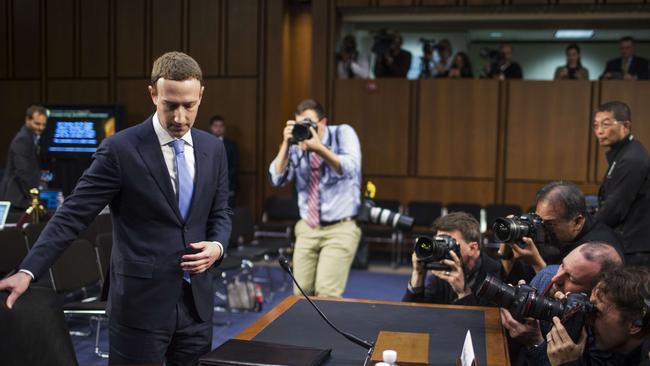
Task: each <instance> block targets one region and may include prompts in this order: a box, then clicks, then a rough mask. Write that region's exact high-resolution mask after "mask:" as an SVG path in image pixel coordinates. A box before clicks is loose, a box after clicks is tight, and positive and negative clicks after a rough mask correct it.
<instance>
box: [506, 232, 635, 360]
mask: <svg viewBox="0 0 650 366" xmlns="http://www.w3.org/2000/svg"><path fill="white" fill-rule="evenodd" d="M622 265H623V261H622V257H621V255H620V254H619V253H618V252H616V250H614V248H613V247H612V246H610V245H608V244H605V243H598V242H589V243H585V244H582V245H580V246H578V247H577V248H575V249H573V250H572V251H571V252H570V253H569V254H568V255H567V256H566V257H565V258H564V259H563V260H562V264H560V265H550V266H548V267H546V268H544V269H543V270H542V271H540V272H539V273H538V274H537V275H536V276H535V277H534V278H533V279H532V281H531V282H530V285H531V286H532V287H534V288H536V289H538V290H539V292H540V293H542V295H544V296H546V297H548V298H554V297H556V294H558V293H560V294H564V293H568V292H572V293H579V292H584V293H587V294H589V293H590V292H591V290H592V289H593V288H594V286H595V285H596V283H598V280H599V279H600V276H601V274H602V273H603V272H605V271H607V270H611V269H613V268H617V267H620V266H622ZM501 324H503V327H504V328H505V329H506V330H507V331H508V335H509V337H510V339H512V340H513V341H514V342H516V344H513V343H512V342H511V344H510V345H509V349H510V351H511V355H512V359H513V360H514V361H515V362H513V365H543V364H548V360H547V357H546V351H545V347H546V343H545V338H544V335H545V334H546V333H548V332H549V329H550V327H551V325H550V324H548V323H546V322H541V324H540V322H539V321H537V320H535V319H530V318H528V319H526V322H524V323H521V322H519V321H517V320H515V319H514V317H513V315H512V314H511V313H510V312H509V311H508V310H506V309H501ZM518 346H522V347H525V348H524V349H523V351H521V352H519V353H518V352H517V350H518ZM517 353H518V354H517ZM593 357H594V358H598V359H602V358H607V357H609V354H602V353H598V352H594V356H593Z"/></svg>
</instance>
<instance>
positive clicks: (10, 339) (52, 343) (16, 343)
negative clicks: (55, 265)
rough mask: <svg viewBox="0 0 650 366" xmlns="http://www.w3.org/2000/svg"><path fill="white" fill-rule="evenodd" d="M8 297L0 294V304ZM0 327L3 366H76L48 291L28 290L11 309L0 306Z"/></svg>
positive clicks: (54, 299) (56, 301) (58, 308)
mask: <svg viewBox="0 0 650 366" xmlns="http://www.w3.org/2000/svg"><path fill="white" fill-rule="evenodd" d="M8 295H9V294H8V293H7V292H4V291H2V292H0V303H2V304H4V303H5V302H6V301H7V296H8ZM0 324H2V326H0V339H2V342H0V355H2V364H3V365H6V366H22V365H33V366H40V365H44V366H45V365H47V366H50V365H51V366H59V365H60V366H67V365H78V362H77V357H76V355H75V350H74V347H73V346H72V340H71V339H70V334H69V333H68V329H67V327H66V324H65V320H64V317H63V312H62V311H61V302H60V299H59V298H58V296H57V295H56V293H54V291H52V289H47V288H42V287H30V289H29V290H27V291H26V292H25V293H24V294H23V295H22V296H21V297H20V298H18V300H17V301H16V303H15V304H14V307H13V309H11V310H8V309H7V308H6V307H5V306H0Z"/></svg>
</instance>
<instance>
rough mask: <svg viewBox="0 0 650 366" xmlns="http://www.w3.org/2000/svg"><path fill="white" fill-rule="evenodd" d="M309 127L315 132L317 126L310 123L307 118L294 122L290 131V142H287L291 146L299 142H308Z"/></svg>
mask: <svg viewBox="0 0 650 366" xmlns="http://www.w3.org/2000/svg"><path fill="white" fill-rule="evenodd" d="M310 127H313V128H314V129H315V130H317V129H318V124H316V122H314V121H312V120H311V119H309V118H305V119H303V120H302V121H298V122H296V124H295V125H293V130H291V136H292V137H291V140H290V141H289V142H290V143H292V144H297V143H299V142H300V141H304V140H309V139H310V138H311V131H310V130H309V128H310Z"/></svg>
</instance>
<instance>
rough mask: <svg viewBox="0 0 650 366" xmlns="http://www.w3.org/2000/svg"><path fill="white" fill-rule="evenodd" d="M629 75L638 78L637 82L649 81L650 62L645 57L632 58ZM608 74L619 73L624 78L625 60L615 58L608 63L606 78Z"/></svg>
mask: <svg viewBox="0 0 650 366" xmlns="http://www.w3.org/2000/svg"><path fill="white" fill-rule="evenodd" d="M627 72H628V74H630V75H633V76H636V78H637V80H648V76H649V75H648V73H649V71H648V60H646V59H645V58H643V57H636V56H634V57H632V62H631V63H630V67H629V69H628V70H627ZM607 73H619V74H620V75H621V76H620V77H621V78H622V76H623V58H621V57H619V58H615V59H613V60H609V61H607V66H605V71H603V75H602V76H601V78H602V77H604V76H605V74H607Z"/></svg>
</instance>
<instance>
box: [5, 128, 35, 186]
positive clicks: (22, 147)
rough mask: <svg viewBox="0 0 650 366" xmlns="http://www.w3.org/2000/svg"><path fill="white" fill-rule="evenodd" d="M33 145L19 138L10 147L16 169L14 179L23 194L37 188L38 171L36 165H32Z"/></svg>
mask: <svg viewBox="0 0 650 366" xmlns="http://www.w3.org/2000/svg"><path fill="white" fill-rule="evenodd" d="M33 148H34V147H33V144H32V143H31V141H29V140H28V139H24V138H21V139H20V140H17V141H16V143H15V144H12V145H11V150H12V151H11V152H10V154H11V155H12V156H13V159H14V167H15V169H16V179H17V181H18V184H19V185H20V189H21V190H22V191H23V192H29V190H30V189H32V188H37V187H38V183H39V180H40V171H39V168H38V164H34V162H33V160H34V152H32V151H31V149H33Z"/></svg>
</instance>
